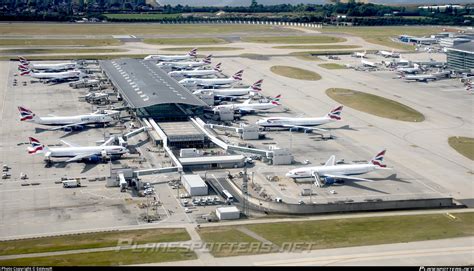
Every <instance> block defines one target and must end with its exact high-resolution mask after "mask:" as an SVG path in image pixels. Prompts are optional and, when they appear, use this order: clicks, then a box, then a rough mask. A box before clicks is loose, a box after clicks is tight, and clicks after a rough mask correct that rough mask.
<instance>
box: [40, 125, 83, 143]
mask: <svg viewBox="0 0 474 271" xmlns="http://www.w3.org/2000/svg"><path fill="white" fill-rule="evenodd" d="M85 124H87V122H84V121H83V122H76V123H71V124H67V125H63V126H57V127H53V128H50V129H49V130H50V131H56V130H61V129H64V128H68V127H74V126H79V125H85ZM65 144H67V143H65Z"/></svg>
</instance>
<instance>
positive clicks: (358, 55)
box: [351, 51, 367, 58]
mask: <svg viewBox="0 0 474 271" xmlns="http://www.w3.org/2000/svg"><path fill="white" fill-rule="evenodd" d="M366 54H367V51H363V52H354V53H353V54H352V55H351V56H353V57H361V58H365V55H366Z"/></svg>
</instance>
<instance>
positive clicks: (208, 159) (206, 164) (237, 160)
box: [179, 154, 245, 169]
mask: <svg viewBox="0 0 474 271" xmlns="http://www.w3.org/2000/svg"><path fill="white" fill-rule="evenodd" d="M179 161H180V162H181V164H182V165H183V167H185V168H189V169H202V168H206V169H207V168H235V167H243V166H244V165H245V156H243V155H241V154H239V155H225V156H199V157H185V158H180V159H179Z"/></svg>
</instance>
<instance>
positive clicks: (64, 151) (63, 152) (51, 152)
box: [28, 137, 129, 163]
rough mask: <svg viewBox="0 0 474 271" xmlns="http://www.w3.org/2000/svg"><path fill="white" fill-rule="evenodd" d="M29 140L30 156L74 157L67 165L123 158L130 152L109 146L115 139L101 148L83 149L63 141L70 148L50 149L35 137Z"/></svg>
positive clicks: (108, 141) (89, 147)
mask: <svg viewBox="0 0 474 271" xmlns="http://www.w3.org/2000/svg"><path fill="white" fill-rule="evenodd" d="M29 139H30V144H31V147H28V153H29V154H36V153H44V156H45V157H48V158H54V157H72V158H70V159H68V160H66V161H65V162H66V163H69V162H75V161H81V160H86V161H98V160H99V159H100V158H105V157H109V156H121V155H123V154H125V153H128V152H129V150H128V149H127V148H125V147H122V146H118V145H109V144H110V143H112V141H113V139H114V138H113V137H112V138H110V139H109V140H107V141H106V142H104V143H103V144H102V145H100V146H88V147H82V146H79V145H77V144H72V143H69V142H66V141H64V140H61V142H63V143H64V144H66V145H68V147H59V148H48V147H47V146H45V145H43V144H41V143H40V142H39V141H38V140H37V139H35V138H33V137H30V138H29Z"/></svg>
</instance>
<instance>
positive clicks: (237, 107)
mask: <svg viewBox="0 0 474 271" xmlns="http://www.w3.org/2000/svg"><path fill="white" fill-rule="evenodd" d="M280 97H281V95H277V96H276V97H275V98H274V99H271V100H270V101H269V102H264V103H250V102H251V100H252V99H248V100H246V101H245V102H243V103H232V104H221V105H217V106H214V107H213V110H214V112H217V111H219V110H220V109H223V108H230V109H232V110H234V111H239V112H240V113H252V112H258V111H265V110H269V109H272V108H275V107H277V106H280Z"/></svg>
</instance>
